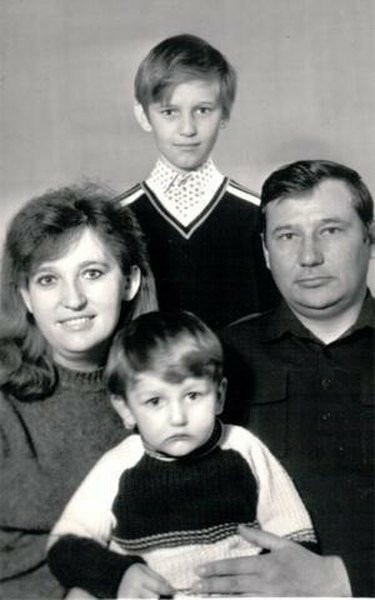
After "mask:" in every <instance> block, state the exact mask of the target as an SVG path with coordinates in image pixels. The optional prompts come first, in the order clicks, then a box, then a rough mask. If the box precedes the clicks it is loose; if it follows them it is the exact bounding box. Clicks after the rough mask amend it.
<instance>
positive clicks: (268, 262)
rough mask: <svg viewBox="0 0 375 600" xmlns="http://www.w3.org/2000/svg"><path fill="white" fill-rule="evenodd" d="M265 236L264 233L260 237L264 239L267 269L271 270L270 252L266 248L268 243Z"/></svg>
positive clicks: (263, 245)
mask: <svg viewBox="0 0 375 600" xmlns="http://www.w3.org/2000/svg"><path fill="white" fill-rule="evenodd" d="M264 235H265V234H264V233H261V234H260V237H261V239H262V248H263V254H264V259H265V261H266V265H267V269H269V270H271V267H270V255H269V253H268V250H267V246H266V242H265V239H264Z"/></svg>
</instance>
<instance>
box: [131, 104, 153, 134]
mask: <svg viewBox="0 0 375 600" xmlns="http://www.w3.org/2000/svg"><path fill="white" fill-rule="evenodd" d="M134 115H135V118H136V120H137V123H138V124H139V125H140V126H141V127H142V129H143V131H146V132H147V133H150V131H152V126H151V123H150V121H149V120H148V117H147V115H146V113H145V111H144V110H143V106H142V104H140V103H139V102H135V103H134Z"/></svg>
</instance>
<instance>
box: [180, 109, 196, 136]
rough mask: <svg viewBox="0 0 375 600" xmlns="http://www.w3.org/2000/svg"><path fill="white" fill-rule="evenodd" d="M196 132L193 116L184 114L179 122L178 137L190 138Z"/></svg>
mask: <svg viewBox="0 0 375 600" xmlns="http://www.w3.org/2000/svg"><path fill="white" fill-rule="evenodd" d="M196 132H197V130H196V125H195V119H194V116H193V115H191V114H185V115H182V117H181V122H180V135H184V136H187V137H191V136H192V135H195V134H196Z"/></svg>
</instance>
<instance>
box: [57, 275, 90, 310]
mask: <svg viewBox="0 0 375 600" xmlns="http://www.w3.org/2000/svg"><path fill="white" fill-rule="evenodd" d="M61 302H62V304H63V305H64V306H65V307H66V308H70V309H72V310H79V309H81V308H83V307H84V306H85V304H86V302H87V299H86V295H85V294H84V291H83V289H82V287H81V285H80V284H79V282H77V281H74V282H69V283H66V284H65V285H64V286H63V290H62V297H61Z"/></svg>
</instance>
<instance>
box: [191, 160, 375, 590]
mask: <svg viewBox="0 0 375 600" xmlns="http://www.w3.org/2000/svg"><path fill="white" fill-rule="evenodd" d="M261 209H262V219H263V225H262V237H263V245H264V252H265V256H266V260H267V263H268V267H269V268H270V270H271V272H272V275H273V277H274V280H275V282H276V284H277V286H278V288H279V290H280V292H281V294H282V297H283V300H282V302H281V305H280V306H279V307H278V308H277V309H276V310H273V311H271V312H268V313H264V314H262V315H259V316H255V317H251V316H250V317H246V318H245V319H242V320H240V321H238V322H236V323H234V324H232V325H231V326H229V327H228V328H227V329H226V330H224V332H223V333H222V339H223V341H224V344H225V346H226V349H227V357H228V368H227V372H228V375H229V381H230V382H235V387H234V386H232V388H231V389H230V390H228V395H229V398H228V407H227V417H228V419H230V420H231V421H237V422H242V423H246V424H247V425H248V426H249V427H250V428H251V430H252V431H253V432H254V433H256V434H258V435H259V436H260V437H261V439H262V440H263V441H264V442H265V443H266V444H267V445H268V446H269V447H270V449H271V450H272V451H273V452H274V454H276V456H277V457H278V458H279V459H280V460H281V462H282V463H283V464H284V466H285V467H286V469H287V470H288V472H289V474H290V475H291V476H292V478H293V479H294V482H295V484H296V486H297V488H298V490H299V492H300V494H301V496H302V499H303V500H304V501H305V503H306V505H307V507H308V509H310V512H311V515H312V518H313V521H314V524H315V526H316V528H317V531H318V535H320V542H321V547H322V553H323V555H322V556H318V555H316V554H315V555H314V554H312V553H309V552H308V551H307V550H306V549H304V548H301V547H299V546H298V545H296V544H294V543H293V542H291V541H285V540H281V539H280V538H277V537H276V536H272V535H270V534H267V533H266V532H261V531H254V530H250V529H247V528H244V529H243V531H242V533H243V535H244V536H245V537H246V538H247V539H249V540H251V541H253V542H255V543H258V544H259V545H260V546H262V547H263V548H265V549H266V550H268V551H269V552H267V553H265V554H263V555H261V556H258V557H256V558H242V559H236V560H232V561H219V562H217V563H211V564H208V565H205V566H204V567H203V568H202V570H201V571H200V573H199V575H200V576H201V579H200V581H199V584H198V585H197V589H199V590H200V591H201V592H205V591H212V592H215V591H216V592H219V593H228V592H234V591H235V592H237V593H241V592H242V593H245V594H246V593H247V594H251V595H258V596H261V595H265V596H273V595H279V596H299V595H305V596H345V595H346V596H348V595H351V594H353V595H359V596H374V595H375V586H374V565H375V561H374V530H375V526H374V396H375V392H374V346H375V336H374V328H375V301H374V299H373V298H372V297H371V295H370V293H369V291H368V290H367V287H366V277H367V270H368V264H369V259H370V254H371V247H372V239H373V238H372V227H373V201H372V198H371V195H370V193H369V191H368V189H367V188H366V186H365V185H364V183H363V182H362V181H361V179H360V177H359V175H358V174H357V173H356V172H355V171H353V170H351V169H349V168H347V167H345V166H342V165H339V164H336V163H332V162H328V161H300V162H296V163H293V164H290V165H287V166H285V167H283V168H281V169H279V170H277V171H275V172H274V173H272V174H271V176H270V177H269V178H268V179H267V180H266V182H265V184H264V186H263V189H262V195H261ZM244 398H248V399H249V402H248V403H246V402H245V403H244Z"/></svg>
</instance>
